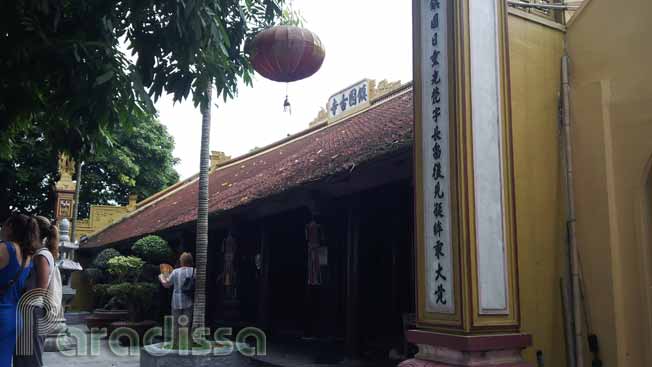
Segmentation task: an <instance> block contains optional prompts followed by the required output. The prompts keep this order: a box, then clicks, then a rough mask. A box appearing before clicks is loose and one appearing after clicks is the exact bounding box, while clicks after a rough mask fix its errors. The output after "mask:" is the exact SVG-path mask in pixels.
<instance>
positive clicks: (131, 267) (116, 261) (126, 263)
mask: <svg viewBox="0 0 652 367" xmlns="http://www.w3.org/2000/svg"><path fill="white" fill-rule="evenodd" d="M143 265H145V262H144V261H143V260H141V259H140V258H138V257H136V256H116V257H114V258H111V259H110V260H109V261H108V266H109V269H108V271H109V274H111V275H112V276H114V277H115V278H116V281H117V282H125V281H132V282H134V281H136V280H137V279H138V277H139V276H140V272H141V271H142V269H143Z"/></svg>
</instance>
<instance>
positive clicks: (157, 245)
mask: <svg viewBox="0 0 652 367" xmlns="http://www.w3.org/2000/svg"><path fill="white" fill-rule="evenodd" d="M131 251H133V252H134V253H135V254H136V255H138V256H139V257H141V258H142V259H143V260H145V261H146V262H148V263H150V264H160V263H163V262H167V261H170V260H171V258H172V255H173V252H172V249H171V248H170V246H168V243H167V241H166V240H164V239H162V238H161V237H159V236H146V237H143V238H141V239H139V240H138V241H136V243H134V245H133V246H132V247H131Z"/></svg>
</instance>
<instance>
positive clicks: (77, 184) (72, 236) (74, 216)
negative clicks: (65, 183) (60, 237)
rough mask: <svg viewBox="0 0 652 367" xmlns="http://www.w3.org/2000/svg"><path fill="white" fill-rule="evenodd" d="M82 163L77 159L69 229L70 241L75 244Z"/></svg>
mask: <svg viewBox="0 0 652 367" xmlns="http://www.w3.org/2000/svg"><path fill="white" fill-rule="evenodd" d="M81 171H82V161H81V158H78V159H77V179H76V180H77V182H75V200H74V202H73V206H72V228H71V229H70V240H71V241H72V242H75V239H76V236H77V216H78V214H79V191H80V190H81V174H82V172H81Z"/></svg>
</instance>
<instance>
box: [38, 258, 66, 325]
mask: <svg viewBox="0 0 652 367" xmlns="http://www.w3.org/2000/svg"><path fill="white" fill-rule="evenodd" d="M45 251H47V252H50V251H49V250H48V249H46V248H41V249H39V250H37V251H36V254H34V255H39V254H41V253H42V252H45ZM43 256H45V255H43ZM52 265H54V268H53V269H52V274H51V276H50V285H49V286H48V290H47V295H46V297H47V301H46V302H44V306H45V316H46V318H47V319H48V320H56V319H58V318H60V317H62V316H63V306H62V303H61V302H62V299H63V290H62V288H63V285H62V284H61V273H60V272H59V267H58V266H57V264H56V261H55V263H54V264H52Z"/></svg>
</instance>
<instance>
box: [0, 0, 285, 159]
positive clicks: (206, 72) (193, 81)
mask: <svg viewBox="0 0 652 367" xmlns="http://www.w3.org/2000/svg"><path fill="white" fill-rule="evenodd" d="M283 3H284V0H185V1H178V0H159V1H122V0H90V1H89V0H14V1H2V2H0V49H2V50H3V52H2V53H0V154H2V155H4V156H11V155H12V154H13V144H14V140H15V138H16V136H18V135H19V134H20V133H21V132H23V131H24V130H25V129H27V128H28V127H30V126H31V125H33V124H34V123H35V121H39V122H42V124H43V125H42V127H43V128H44V131H43V132H44V133H45V134H46V135H48V136H51V137H52V140H53V141H55V142H56V143H55V144H54V146H56V147H57V148H59V149H63V150H68V151H71V152H72V153H73V156H78V154H79V153H81V152H92V151H93V150H92V149H93V147H94V146H95V145H98V144H97V143H98V142H99V143H100V144H99V145H101V144H104V143H106V142H107V141H110V138H111V135H112V133H113V132H114V130H115V128H116V127H118V126H125V125H126V126H130V125H131V126H133V125H136V124H137V123H138V122H139V119H138V118H137V116H138V115H139V114H143V113H145V114H151V113H153V111H154V107H153V104H152V102H151V99H150V97H154V99H157V98H158V97H160V96H161V95H162V94H163V93H168V94H172V95H173V97H174V100H175V101H180V100H183V99H185V98H187V97H188V96H190V95H192V98H193V100H194V102H195V104H200V103H203V104H206V102H207V98H206V89H207V85H208V84H209V83H214V85H215V89H216V91H217V94H218V95H221V96H222V97H224V98H225V99H226V98H229V97H233V96H234V95H235V93H236V92H237V86H238V81H239V79H242V80H244V82H245V83H247V84H250V83H251V74H252V68H251V65H250V62H249V50H248V49H247V48H246V47H245V45H246V44H247V42H248V41H250V40H251V39H252V38H253V37H254V36H255V34H256V33H258V32H259V31H260V30H262V29H264V28H266V27H268V26H270V25H272V23H274V22H276V21H278V19H279V17H280V16H281V5H282V4H283ZM124 45H127V46H128V49H129V51H130V52H131V55H125V54H124V52H123V50H124Z"/></svg>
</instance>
